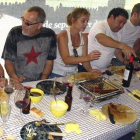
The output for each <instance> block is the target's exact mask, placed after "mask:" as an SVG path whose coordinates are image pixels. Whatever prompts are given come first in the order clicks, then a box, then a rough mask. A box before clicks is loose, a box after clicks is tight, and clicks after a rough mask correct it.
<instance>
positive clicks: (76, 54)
mask: <svg viewBox="0 0 140 140" xmlns="http://www.w3.org/2000/svg"><path fill="white" fill-rule="evenodd" d="M73 53H74V56H75V57H78V53H77V50H76V49H73Z"/></svg>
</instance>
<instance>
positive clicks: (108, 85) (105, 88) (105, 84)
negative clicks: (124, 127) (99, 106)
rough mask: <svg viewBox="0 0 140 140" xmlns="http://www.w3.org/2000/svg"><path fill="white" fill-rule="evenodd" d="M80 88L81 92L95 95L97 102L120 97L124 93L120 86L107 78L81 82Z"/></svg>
mask: <svg viewBox="0 0 140 140" xmlns="http://www.w3.org/2000/svg"><path fill="white" fill-rule="evenodd" d="M101 85H102V87H101ZM78 87H79V89H80V90H83V91H84V92H87V93H88V94H92V95H94V96H95V99H96V102H101V101H104V100H107V99H110V98H114V97H118V96H119V95H120V94H121V93H123V88H122V87H120V85H117V84H116V83H114V82H112V81H110V80H108V79H107V78H105V77H99V78H96V79H93V80H88V81H84V82H80V83H79V84H78Z"/></svg>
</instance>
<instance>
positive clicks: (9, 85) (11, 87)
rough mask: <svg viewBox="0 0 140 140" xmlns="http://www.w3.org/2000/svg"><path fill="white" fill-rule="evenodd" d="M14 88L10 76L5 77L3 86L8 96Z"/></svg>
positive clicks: (13, 82)
mask: <svg viewBox="0 0 140 140" xmlns="http://www.w3.org/2000/svg"><path fill="white" fill-rule="evenodd" d="M14 90H15V81H14V79H12V78H8V79H7V84H6V85H5V86H4V91H5V92H6V93H7V94H8V95H9V96H10V95H11V94H12V93H13V92H14Z"/></svg>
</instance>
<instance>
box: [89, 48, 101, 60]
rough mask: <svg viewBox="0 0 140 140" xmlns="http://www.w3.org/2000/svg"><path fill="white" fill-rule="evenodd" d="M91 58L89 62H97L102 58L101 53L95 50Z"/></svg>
mask: <svg viewBox="0 0 140 140" xmlns="http://www.w3.org/2000/svg"><path fill="white" fill-rule="evenodd" d="M88 56H89V60H90V61H91V60H97V59H99V57H100V56H101V53H100V52H99V51H98V50H94V51H92V52H90V54H89V55H88Z"/></svg>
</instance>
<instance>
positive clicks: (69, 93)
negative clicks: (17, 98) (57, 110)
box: [65, 84, 73, 111]
mask: <svg viewBox="0 0 140 140" xmlns="http://www.w3.org/2000/svg"><path fill="white" fill-rule="evenodd" d="M72 88H73V85H72V84H69V85H68V90H67V95H66V96H65V102H66V103H67V104H68V109H67V111H70V110H71V105H72V99H73V97H72Z"/></svg>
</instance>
